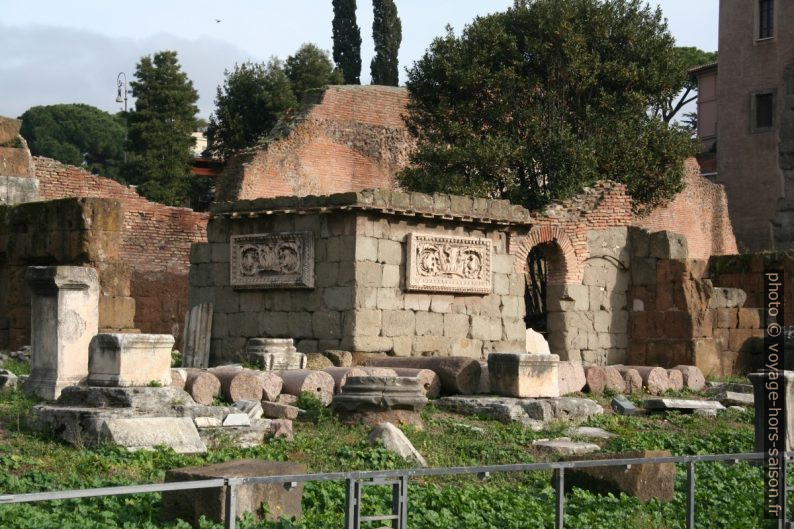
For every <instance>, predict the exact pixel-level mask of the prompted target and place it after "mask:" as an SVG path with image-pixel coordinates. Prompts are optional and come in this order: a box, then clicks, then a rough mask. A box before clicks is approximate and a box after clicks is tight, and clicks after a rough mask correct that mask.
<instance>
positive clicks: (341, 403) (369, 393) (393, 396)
mask: <svg viewBox="0 0 794 529" xmlns="http://www.w3.org/2000/svg"><path fill="white" fill-rule="evenodd" d="M426 404H427V397H425V396H424V391H423V389H422V386H421V383H420V381H419V379H418V378H414V377H348V379H347V382H346V383H345V385H344V387H343V388H342V393H339V394H338V395H335V396H334V400H333V408H334V411H341V412H359V411H387V410H409V411H415V412H418V411H420V410H421V409H422V408H424V407H425V405H426Z"/></svg>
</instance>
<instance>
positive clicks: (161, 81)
mask: <svg viewBox="0 0 794 529" xmlns="http://www.w3.org/2000/svg"><path fill="white" fill-rule="evenodd" d="M130 86H131V87H132V94H133V96H134V97H135V99H136V101H135V109H134V110H132V111H131V112H130V113H129V145H128V151H129V157H128V163H127V164H126V165H125V166H124V168H123V171H122V176H123V177H124V179H125V180H126V181H127V182H129V183H131V184H136V185H138V186H139V187H138V190H139V191H140V192H141V194H142V195H143V196H145V197H146V198H148V199H150V200H154V201H156V202H161V203H163V204H168V205H171V206H184V205H185V204H186V203H187V202H188V199H189V197H190V192H191V179H190V173H191V158H192V153H191V147H192V146H193V144H194V142H195V140H194V139H193V137H192V136H191V134H192V133H193V131H194V130H195V129H196V125H197V121H196V114H197V113H198V107H197V106H196V101H198V93H197V92H196V90H195V89H194V88H193V82H192V81H191V80H190V79H188V77H187V75H186V74H185V73H184V72H183V71H182V68H181V67H180V65H179V62H178V60H177V55H176V52H175V51H161V52H158V53H155V54H154V56H153V57H150V56H148V55H147V56H146V57H143V58H141V60H140V62H139V63H138V66H137V68H136V70H135V81H133V82H131V83H130Z"/></svg>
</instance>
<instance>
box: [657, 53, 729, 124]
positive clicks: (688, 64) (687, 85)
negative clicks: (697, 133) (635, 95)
mask: <svg viewBox="0 0 794 529" xmlns="http://www.w3.org/2000/svg"><path fill="white" fill-rule="evenodd" d="M675 56H676V60H678V63H679V68H681V69H682V70H683V71H685V72H687V77H686V80H685V81H684V84H683V86H682V87H681V91H680V95H679V94H677V97H674V98H670V100H669V101H667V102H666V104H665V105H664V106H663V107H662V108H659V109H657V115H659V116H661V117H662V119H663V120H664V122H665V123H670V122H671V121H672V120H673V118H674V117H675V116H676V115H678V113H679V112H680V111H681V109H682V108H684V107H685V106H686V105H687V104H689V103H691V102H693V101H695V100H696V99H697V89H698V80H697V77H696V76H694V75H690V74H689V73H688V72H689V70H690V69H692V68H695V67H697V66H702V65H704V64H708V63H710V62H714V61H716V60H717V52H716V51H703V50H701V49H699V48H695V47H692V46H686V47H678V48H676V49H675ZM676 99H677V101H676ZM684 121H685V123H688V124H691V123H692V120H691V116H689V115H687V116H685V120H684ZM696 123H697V120H695V124H696Z"/></svg>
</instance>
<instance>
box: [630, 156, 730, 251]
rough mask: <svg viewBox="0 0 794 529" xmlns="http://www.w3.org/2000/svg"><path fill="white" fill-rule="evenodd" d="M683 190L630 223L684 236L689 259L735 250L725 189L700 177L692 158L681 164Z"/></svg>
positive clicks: (695, 162)
mask: <svg viewBox="0 0 794 529" xmlns="http://www.w3.org/2000/svg"><path fill="white" fill-rule="evenodd" d="M684 184H685V186H686V187H685V188H684V190H683V191H682V192H681V193H679V194H678V195H676V197H675V199H673V200H672V201H671V202H670V203H669V204H667V205H665V206H664V207H660V208H656V209H654V210H653V211H652V212H651V213H650V214H648V215H646V216H640V217H638V218H637V219H636V221H635V222H634V223H633V224H634V225H635V226H641V227H643V228H646V229H647V230H648V231H663V230H664V231H671V232H673V233H680V234H682V235H684V236H686V238H687V243H688V245H689V255H690V256H691V257H692V258H693V259H708V258H709V257H711V256H712V255H731V254H737V253H739V250H738V248H737V247H736V237H734V234H733V227H732V226H731V220H730V217H729V215H728V199H727V197H726V195H725V188H723V186H721V185H719V184H715V183H713V182H711V181H709V180H708V179H706V178H703V177H702V176H700V166H699V165H698V163H697V161H696V160H695V159H694V158H690V159H688V160H687V161H686V162H685V164H684Z"/></svg>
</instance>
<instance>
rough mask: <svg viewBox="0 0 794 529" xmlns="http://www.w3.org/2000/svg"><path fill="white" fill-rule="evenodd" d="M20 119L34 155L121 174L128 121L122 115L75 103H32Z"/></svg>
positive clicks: (106, 173)
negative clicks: (40, 104)
mask: <svg viewBox="0 0 794 529" xmlns="http://www.w3.org/2000/svg"><path fill="white" fill-rule="evenodd" d="M20 119H22V130H21V133H22V137H23V138H25V140H27V142H28V147H30V152H31V153H33V154H34V155H36V156H46V157H48V158H54V159H55V160H58V161H59V162H62V163H65V164H69V165H77V166H83V167H85V168H86V169H87V170H89V171H91V172H93V173H95V174H101V175H102V176H106V177H108V178H114V179H118V178H119V168H120V166H121V163H122V160H123V158H124V155H123V149H124V122H123V120H122V119H121V117H120V115H117V116H113V115H111V114H108V113H107V112H105V111H103V110H100V109H98V108H96V107H92V106H90V105H83V104H71V105H47V106H36V107H31V108H29V109H28V110H26V111H25V113H24V114H22V116H20Z"/></svg>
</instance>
